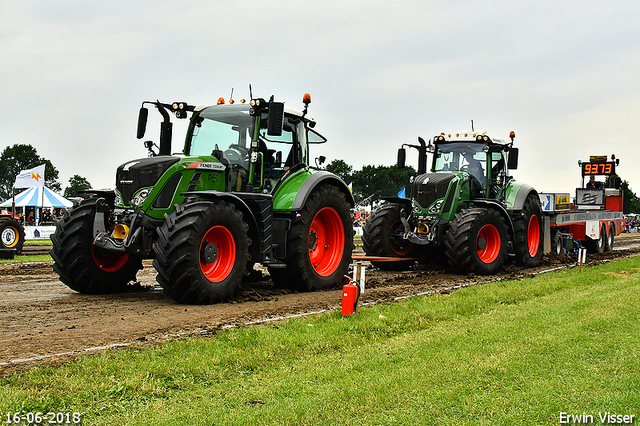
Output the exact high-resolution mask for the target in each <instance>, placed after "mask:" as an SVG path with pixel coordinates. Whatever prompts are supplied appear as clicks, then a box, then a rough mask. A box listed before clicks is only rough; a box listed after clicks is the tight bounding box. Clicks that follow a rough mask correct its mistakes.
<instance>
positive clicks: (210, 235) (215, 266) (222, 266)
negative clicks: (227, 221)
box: [199, 226, 236, 283]
mask: <svg viewBox="0 0 640 426" xmlns="http://www.w3.org/2000/svg"><path fill="white" fill-rule="evenodd" d="M209 244H213V245H215V247H216V252H217V254H216V256H215V259H214V260H213V261H207V259H206V258H205V249H206V248H207V246H208V245H209ZM199 253H200V270H201V271H202V273H203V274H204V276H205V277H206V278H207V279H208V280H209V281H211V282H216V283H217V282H220V281H222V280H224V279H225V278H227V277H228V276H229V274H230V273H231V270H232V269H233V265H234V264H235V262H236V243H235V241H234V240H233V235H231V232H230V231H229V230H228V229H227V228H225V227H224V226H214V227H213V228H211V229H209V230H208V231H207V233H206V234H205V235H204V238H202V242H201V243H200V251H199Z"/></svg>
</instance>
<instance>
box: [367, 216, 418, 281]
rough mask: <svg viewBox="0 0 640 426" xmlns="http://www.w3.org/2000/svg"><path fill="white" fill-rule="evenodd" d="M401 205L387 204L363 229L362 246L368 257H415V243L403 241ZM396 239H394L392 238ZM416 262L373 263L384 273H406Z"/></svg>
mask: <svg viewBox="0 0 640 426" xmlns="http://www.w3.org/2000/svg"><path fill="white" fill-rule="evenodd" d="M400 209H401V206H400V205H399V204H387V205H385V206H382V207H380V208H379V209H377V210H376V211H374V212H373V213H372V214H371V215H370V216H369V217H368V218H367V221H366V222H365V225H364V227H363V228H362V246H363V248H364V252H365V253H366V254H367V255H368V256H380V257H414V256H415V252H416V251H417V250H416V247H415V245H414V244H413V243H411V242H410V241H407V240H403V239H401V237H402V235H403V234H404V225H403V224H402V222H401V221H400ZM393 235H395V236H396V237H395V238H393V237H392V236H393ZM414 263H415V260H399V261H397V262H371V264H372V265H373V266H375V267H377V268H379V269H381V270H383V271H404V270H407V269H409V268H410V267H411V266H412V265H413V264H414Z"/></svg>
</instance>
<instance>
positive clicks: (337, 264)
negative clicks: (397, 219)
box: [269, 185, 353, 291]
mask: <svg viewBox="0 0 640 426" xmlns="http://www.w3.org/2000/svg"><path fill="white" fill-rule="evenodd" d="M349 208H350V206H349V203H348V202H347V199H346V196H345V194H343V193H342V192H341V191H340V190H339V189H338V188H336V187H335V186H331V185H320V186H318V187H317V188H316V189H314V190H313V192H311V194H310V195H309V198H308V199H307V202H306V203H305V206H304V207H303V208H302V210H301V211H300V212H298V213H297V214H296V215H295V217H294V219H293V220H292V223H291V229H290V231H289V234H288V241H287V257H286V259H285V263H286V264H287V267H286V269H279V268H269V273H270V274H271V278H272V280H273V281H274V283H275V284H276V285H278V286H280V287H294V288H297V289H299V290H301V291H312V290H321V289H326V288H331V287H334V286H336V285H338V284H339V283H340V282H341V281H342V279H343V277H344V275H345V274H346V273H347V269H348V268H349V263H350V262H351V252H352V250H353V228H352V226H351V216H350V214H349Z"/></svg>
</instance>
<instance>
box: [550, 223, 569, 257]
mask: <svg viewBox="0 0 640 426" xmlns="http://www.w3.org/2000/svg"><path fill="white" fill-rule="evenodd" d="M561 234H562V233H561V232H560V230H558V229H556V230H555V232H554V233H553V238H552V244H553V245H552V247H551V248H552V251H553V252H554V253H555V254H558V255H564V254H567V252H566V249H565V248H564V247H563V245H562V235H561Z"/></svg>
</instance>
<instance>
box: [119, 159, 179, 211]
mask: <svg viewBox="0 0 640 426" xmlns="http://www.w3.org/2000/svg"><path fill="white" fill-rule="evenodd" d="M178 161H179V158H178V157H168V156H160V157H147V158H140V159H138V160H133V161H128V162H126V163H124V164H123V165H121V166H120V167H118V171H117V172H116V189H117V192H118V193H119V195H120V197H121V200H120V201H121V202H120V203H119V202H116V204H118V205H122V206H130V205H131V198H132V196H133V194H135V193H136V191H138V190H139V189H140V188H144V187H149V186H154V185H155V184H156V182H158V179H160V176H162V175H163V174H164V172H166V171H167V169H168V168H169V167H171V166H172V165H174V164H175V163H177V162H178Z"/></svg>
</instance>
